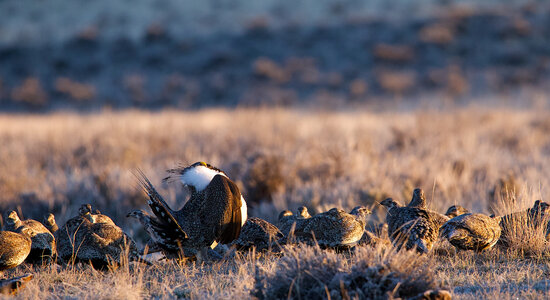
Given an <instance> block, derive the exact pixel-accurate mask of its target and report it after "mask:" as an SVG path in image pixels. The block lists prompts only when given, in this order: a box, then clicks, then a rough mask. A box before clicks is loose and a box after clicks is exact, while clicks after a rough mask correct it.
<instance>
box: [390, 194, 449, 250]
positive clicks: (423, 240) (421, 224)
mask: <svg viewBox="0 0 550 300" xmlns="http://www.w3.org/2000/svg"><path fill="white" fill-rule="evenodd" d="M380 204H382V205H384V206H385V207H387V208H388V212H387V214H386V222H387V223H388V236H389V238H390V240H391V241H392V242H393V244H394V245H395V246H396V247H397V248H398V249H400V248H401V247H402V246H403V245H404V246H405V248H406V249H407V250H411V249H415V250H416V251H417V252H419V253H426V252H428V251H430V250H431V249H432V246H433V243H434V242H435V241H436V240H437V237H438V236H439V227H441V225H442V222H443V220H444V219H445V218H446V219H447V220H448V218H447V217H445V216H443V215H440V214H438V213H436V212H433V211H430V210H427V209H421V208H417V207H408V206H401V205H400V204H398V203H397V202H395V201H394V200H393V199H392V198H387V199H386V200H384V201H382V202H381V203H380Z"/></svg>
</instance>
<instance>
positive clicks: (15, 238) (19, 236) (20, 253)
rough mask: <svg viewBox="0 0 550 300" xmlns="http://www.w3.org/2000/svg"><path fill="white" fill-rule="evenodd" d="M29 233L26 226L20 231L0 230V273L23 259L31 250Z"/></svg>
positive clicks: (15, 265)
mask: <svg viewBox="0 0 550 300" xmlns="http://www.w3.org/2000/svg"><path fill="white" fill-rule="evenodd" d="M29 233H30V232H29V230H28V229H27V228H24V229H22V233H16V232H12V231H0V274H1V273H2V271H3V270H7V269H11V268H15V267H17V266H18V265H20V264H21V263H23V261H25V259H26V258H27V256H28V255H29V253H30V252H31V243H32V242H31V238H30V236H29V235H28V234H29Z"/></svg>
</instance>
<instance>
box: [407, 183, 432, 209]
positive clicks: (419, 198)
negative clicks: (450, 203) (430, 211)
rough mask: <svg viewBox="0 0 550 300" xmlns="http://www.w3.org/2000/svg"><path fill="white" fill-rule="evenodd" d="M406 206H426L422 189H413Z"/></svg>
mask: <svg viewBox="0 0 550 300" xmlns="http://www.w3.org/2000/svg"><path fill="white" fill-rule="evenodd" d="M407 206H408V207H418V208H427V207H428V203H427V202H426V196H424V191H423V190H422V189H418V188H417V189H414V191H413V196H412V198H411V201H410V202H409V204H408V205H407Z"/></svg>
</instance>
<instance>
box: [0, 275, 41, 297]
mask: <svg viewBox="0 0 550 300" xmlns="http://www.w3.org/2000/svg"><path fill="white" fill-rule="evenodd" d="M33 277H34V276H33V275H32V274H25V275H22V276H17V277H13V278H9V279H0V294H3V295H16V294H17V292H19V290H21V289H22V288H24V287H25V285H26V284H27V283H28V282H29V281H31V280H32V278H33Z"/></svg>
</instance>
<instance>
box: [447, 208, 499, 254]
mask: <svg viewBox="0 0 550 300" xmlns="http://www.w3.org/2000/svg"><path fill="white" fill-rule="evenodd" d="M499 221H500V218H499V217H493V218H492V217H489V216H486V215H484V214H472V213H467V214H462V215H459V216H457V217H454V218H452V219H450V220H449V221H447V223H445V224H444V225H443V226H442V227H441V236H442V237H444V238H446V239H447V240H448V241H449V243H451V245H453V246H455V247H456V248H458V249H460V250H474V251H483V250H487V249H490V248H492V247H493V246H494V245H495V244H496V243H497V242H498V239H499V238H500V225H499Z"/></svg>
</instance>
